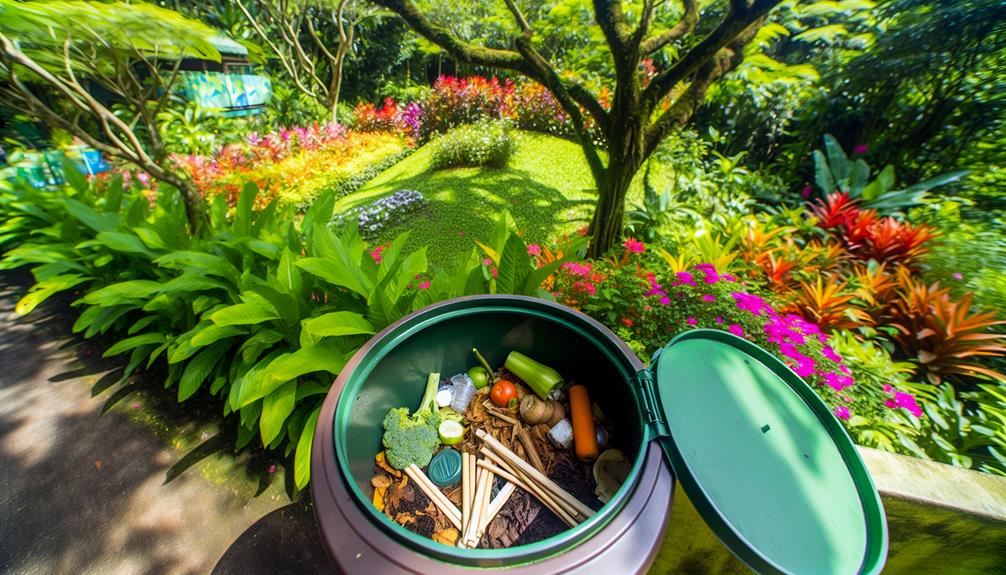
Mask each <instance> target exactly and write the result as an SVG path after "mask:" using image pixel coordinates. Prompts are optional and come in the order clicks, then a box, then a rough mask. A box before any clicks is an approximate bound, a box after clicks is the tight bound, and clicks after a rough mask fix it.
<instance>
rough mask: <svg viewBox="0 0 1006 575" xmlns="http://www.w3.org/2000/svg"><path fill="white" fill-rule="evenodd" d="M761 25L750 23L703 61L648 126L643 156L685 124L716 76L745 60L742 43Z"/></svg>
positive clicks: (720, 76) (717, 77)
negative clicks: (667, 105)
mask: <svg viewBox="0 0 1006 575" xmlns="http://www.w3.org/2000/svg"><path fill="white" fill-rule="evenodd" d="M760 27H761V24H760V23H759V24H757V25H752V26H750V27H749V28H748V29H747V30H745V31H744V32H743V33H742V34H741V35H739V36H738V37H737V38H736V39H735V40H734V41H733V42H731V43H730V45H729V46H728V47H726V48H724V49H722V50H720V51H719V52H718V53H717V54H716V55H715V56H714V57H713V58H711V59H709V60H708V61H707V62H706V63H705V64H703V65H702V66H701V67H700V68H699V70H698V72H697V73H696V75H695V78H694V79H693V80H692V83H691V84H690V85H689V86H688V88H687V89H686V90H685V92H684V93H683V94H682V95H681V96H679V97H678V98H677V99H676V100H675V101H674V103H673V104H672V105H671V107H670V108H668V109H667V110H666V111H665V112H664V113H663V114H661V115H660V117H658V118H657V119H656V120H655V121H654V122H653V123H652V124H651V125H650V126H649V127H648V128H647V129H646V133H645V135H644V142H643V157H644V158H646V157H649V156H650V154H652V153H653V151H654V150H656V148H657V146H658V145H659V144H660V142H661V141H662V140H663V139H664V138H665V137H667V135H668V134H670V133H671V132H673V131H674V130H677V129H679V128H681V127H682V126H684V125H685V124H686V123H687V122H688V119H689V118H691V116H692V114H694V113H695V110H697V109H698V107H699V106H701V105H702V102H703V101H704V100H705V97H706V92H708V91H709V87H710V86H712V85H713V83H714V82H716V81H717V80H718V79H720V78H722V77H723V76H724V75H725V74H726V73H727V72H729V71H730V70H733V69H734V68H736V67H737V66H738V65H740V63H741V62H743V61H744V46H745V44H747V43H748V42H749V41H750V40H751V38H753V37H754V35H755V33H757V31H758V29H759V28H760Z"/></svg>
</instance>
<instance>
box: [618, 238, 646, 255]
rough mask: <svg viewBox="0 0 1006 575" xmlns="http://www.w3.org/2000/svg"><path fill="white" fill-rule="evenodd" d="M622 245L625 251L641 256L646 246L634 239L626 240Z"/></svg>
mask: <svg viewBox="0 0 1006 575" xmlns="http://www.w3.org/2000/svg"><path fill="white" fill-rule="evenodd" d="M623 245H625V249H626V250H628V251H629V252H630V253H633V254H641V253H643V252H644V251H646V245H645V244H644V243H643V242H641V241H639V240H637V239H636V238H627V239H626V240H625V244H623Z"/></svg>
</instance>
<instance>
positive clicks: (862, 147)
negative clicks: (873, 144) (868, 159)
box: [852, 144, 870, 156]
mask: <svg viewBox="0 0 1006 575" xmlns="http://www.w3.org/2000/svg"><path fill="white" fill-rule="evenodd" d="M869 151H870V146H868V145H866V144H856V147H855V148H853V149H852V153H853V154H856V155H857V156H862V155H863V154H865V153H867V152H869Z"/></svg>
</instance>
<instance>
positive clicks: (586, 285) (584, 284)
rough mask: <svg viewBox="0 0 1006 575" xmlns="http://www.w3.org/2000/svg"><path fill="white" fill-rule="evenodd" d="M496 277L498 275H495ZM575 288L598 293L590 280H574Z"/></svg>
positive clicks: (589, 292) (591, 293)
mask: <svg viewBox="0 0 1006 575" xmlns="http://www.w3.org/2000/svg"><path fill="white" fill-rule="evenodd" d="M493 277H496V276H493ZM573 289H575V290H578V291H582V292H586V293H588V294H590V295H594V294H595V293H597V287H596V286H594V284H592V283H590V282H588V281H575V282H573Z"/></svg>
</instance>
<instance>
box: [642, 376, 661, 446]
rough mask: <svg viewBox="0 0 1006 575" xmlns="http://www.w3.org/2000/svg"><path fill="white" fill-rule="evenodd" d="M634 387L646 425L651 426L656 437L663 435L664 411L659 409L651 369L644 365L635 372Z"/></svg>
mask: <svg viewBox="0 0 1006 575" xmlns="http://www.w3.org/2000/svg"><path fill="white" fill-rule="evenodd" d="M636 389H637V390H638V392H639V399H640V402H641V403H642V407H643V418H644V419H645V421H646V424H647V426H648V427H650V428H652V429H653V431H654V432H655V433H656V435H657V436H658V437H659V436H662V435H665V434H666V425H665V422H664V413H663V411H662V410H661V409H660V403H659V402H658V400H657V391H656V387H655V385H654V380H653V372H652V371H650V370H649V369H646V368H645V367H644V368H643V369H641V370H639V371H638V372H636Z"/></svg>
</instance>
